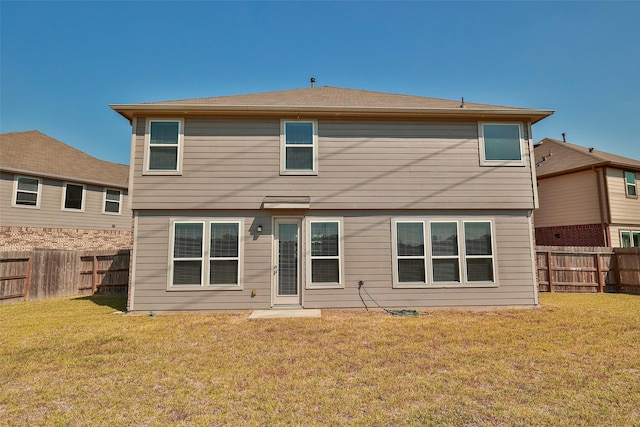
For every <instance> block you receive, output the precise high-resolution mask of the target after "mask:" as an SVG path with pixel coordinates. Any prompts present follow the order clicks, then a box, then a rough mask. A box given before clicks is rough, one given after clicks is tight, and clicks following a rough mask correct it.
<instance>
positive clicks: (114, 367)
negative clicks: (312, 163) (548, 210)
mask: <svg viewBox="0 0 640 427" xmlns="http://www.w3.org/2000/svg"><path fill="white" fill-rule="evenodd" d="M541 303H542V305H541V308H539V309H535V310H499V311H488V312H468V311H451V310H444V311H432V312H429V313H426V312H423V313H421V315H420V316H419V317H405V318H398V317H391V316H389V315H387V314H385V313H383V312H381V311H377V312H365V311H341V310H323V316H322V318H321V319H274V320H261V321H249V320H247V316H248V312H233V313H186V314H161V315H157V316H155V317H148V316H141V315H136V316H133V315H118V314H112V313H113V312H114V311H115V310H116V309H122V308H123V307H124V301H123V300H122V299H119V298H114V297H112V298H108V297H102V298H101V297H92V298H86V297H84V298H69V299H59V300H50V301H41V302H30V303H16V304H10V305H2V306H0V361H1V363H0V425H25V426H26V425H71V426H75V425H193V424H196V425H240V424H241V425H362V426H371V425H421V426H424V425H426V426H429V425H434V426H435V425H438V426H440V425H455V426H460V425H473V426H475V425H490V426H492V425H514V426H518V425H522V426H524V425H527V426H529V425H534V426H535V425H544V426H548V425H584V426H593V425H640V297H638V296H630V295H613V294H604V295H595V294H590V295H580V294H542V295H541Z"/></svg>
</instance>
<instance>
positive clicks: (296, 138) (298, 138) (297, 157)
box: [280, 120, 318, 175]
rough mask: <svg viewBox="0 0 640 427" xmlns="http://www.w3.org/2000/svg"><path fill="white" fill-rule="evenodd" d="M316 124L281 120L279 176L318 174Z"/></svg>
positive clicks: (313, 122) (312, 121)
mask: <svg viewBox="0 0 640 427" xmlns="http://www.w3.org/2000/svg"><path fill="white" fill-rule="evenodd" d="M317 128H318V122H317V121H315V120H311V121H301V120H296V121H289V120H283V121H282V123H281V131H280V174H281V175H317V174H318V158H317V151H318V129H317Z"/></svg>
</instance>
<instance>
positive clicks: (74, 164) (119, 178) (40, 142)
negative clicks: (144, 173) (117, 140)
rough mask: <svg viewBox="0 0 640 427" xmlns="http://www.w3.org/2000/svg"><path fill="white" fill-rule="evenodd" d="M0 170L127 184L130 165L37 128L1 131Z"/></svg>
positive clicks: (113, 184) (116, 185)
mask: <svg viewBox="0 0 640 427" xmlns="http://www.w3.org/2000/svg"><path fill="white" fill-rule="evenodd" d="M0 170H3V171H8V172H14V173H18V174H25V175H32V176H38V177H43V178H53V179H58V180H62V181H76V182H82V183H86V184H95V185H100V186H111V187H116V188H127V182H128V180H129V166H126V165H120V164H117V163H111V162H107V161H104V160H99V159H96V158H95V157H91V156H90V155H88V154H86V153H83V152H82V151H80V150H77V149H75V148H73V147H70V146H69V145H67V144H65V143H63V142H60V141H58V140H57V139H54V138H51V137H50V136H47V135H45V134H43V133H41V132H39V131H37V130H32V131H27V132H10V133H3V134H0Z"/></svg>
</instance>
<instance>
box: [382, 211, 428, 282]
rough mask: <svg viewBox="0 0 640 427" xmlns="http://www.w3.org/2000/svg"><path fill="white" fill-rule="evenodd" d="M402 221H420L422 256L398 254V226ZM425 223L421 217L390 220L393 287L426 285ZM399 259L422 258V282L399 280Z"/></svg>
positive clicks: (426, 252)
mask: <svg viewBox="0 0 640 427" xmlns="http://www.w3.org/2000/svg"><path fill="white" fill-rule="evenodd" d="M402 223H421V224H422V239H423V240H422V241H423V244H424V254H423V255H422V256H417V255H415V256H398V226H397V224H402ZM426 226H427V224H426V223H425V220H424V219H423V218H402V219H392V220H391V242H392V245H391V254H392V259H393V287H394V288H422V287H426V286H427V284H428V280H429V279H428V278H429V269H428V266H427V259H428V251H427V236H428V233H427V230H426V228H425V227H426ZM399 259H422V262H423V264H424V280H425V281H424V282H400V273H399V271H398V260H399Z"/></svg>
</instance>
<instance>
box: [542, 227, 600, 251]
mask: <svg viewBox="0 0 640 427" xmlns="http://www.w3.org/2000/svg"><path fill="white" fill-rule="evenodd" d="M536 245H538V246H606V242H605V240H604V231H603V228H602V225H601V224H583V225H563V226H557V227H536Z"/></svg>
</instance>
